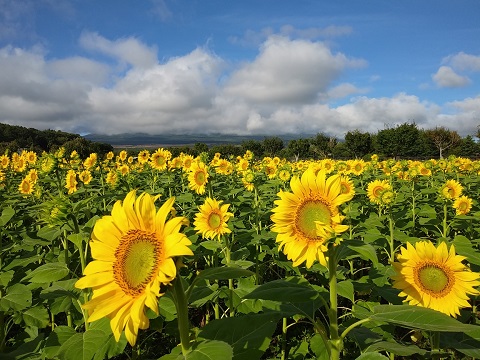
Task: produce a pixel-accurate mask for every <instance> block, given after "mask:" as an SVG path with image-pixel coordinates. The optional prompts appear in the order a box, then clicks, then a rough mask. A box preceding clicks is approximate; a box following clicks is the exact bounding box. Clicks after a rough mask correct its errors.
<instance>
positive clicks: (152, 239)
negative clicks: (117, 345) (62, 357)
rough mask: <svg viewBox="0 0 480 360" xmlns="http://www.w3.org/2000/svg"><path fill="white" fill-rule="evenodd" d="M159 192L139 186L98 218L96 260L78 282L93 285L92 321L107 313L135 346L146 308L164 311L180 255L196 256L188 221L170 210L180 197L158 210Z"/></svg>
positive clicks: (87, 306)
mask: <svg viewBox="0 0 480 360" xmlns="http://www.w3.org/2000/svg"><path fill="white" fill-rule="evenodd" d="M156 199H157V197H154V196H152V195H149V194H147V193H143V194H141V195H140V196H139V197H138V198H136V196H135V191H131V192H129V193H128V194H127V196H126V197H125V200H124V201H123V204H122V202H121V201H117V202H116V203H115V205H114V206H113V209H112V215H111V216H104V217H103V218H101V219H99V220H97V222H96V223H95V227H94V229H93V233H92V240H91V241H90V247H91V252H92V257H93V259H94V260H93V261H92V262H90V263H89V264H88V265H87V267H86V268H85V270H84V272H83V274H84V275H85V276H84V277H83V278H81V279H79V280H78V281H77V282H76V284H75V286H76V287H77V288H80V289H86V288H92V289H93V296H92V298H91V300H90V301H89V302H87V303H86V304H84V305H83V307H84V308H85V309H87V310H88V312H89V318H88V321H89V322H92V321H96V320H99V319H101V318H103V317H108V318H109V319H110V326H111V328H112V332H113V334H114V336H115V339H116V340H117V341H118V340H119V339H120V335H121V334H122V332H123V330H125V335H126V338H127V340H128V342H129V343H130V344H131V345H134V344H135V342H136V340H137V336H138V329H146V328H148V326H149V320H148V317H147V315H146V314H145V307H148V308H150V309H151V310H152V311H154V312H155V313H157V314H158V297H159V296H161V295H163V294H162V293H161V290H160V286H161V285H168V284H170V283H171V282H172V281H173V280H174V279H175V277H176V276H177V268H176V265H175V262H174V259H173V258H174V257H176V256H183V255H192V251H191V250H190V248H189V247H188V246H189V245H191V242H190V240H188V238H187V237H186V236H185V234H183V233H181V232H180V228H181V226H182V225H185V224H186V222H187V220H186V219H185V218H184V217H173V218H170V219H169V215H170V213H171V210H172V208H173V203H174V201H175V198H173V197H171V198H170V199H168V200H167V201H165V203H164V204H163V205H162V206H161V207H160V209H159V210H158V211H156V209H155V205H154V202H155V200H156Z"/></svg>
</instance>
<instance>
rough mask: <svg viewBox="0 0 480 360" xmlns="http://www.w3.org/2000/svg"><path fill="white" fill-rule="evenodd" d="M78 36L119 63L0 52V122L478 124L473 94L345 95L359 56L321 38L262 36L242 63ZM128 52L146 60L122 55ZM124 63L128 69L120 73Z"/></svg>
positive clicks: (277, 129) (77, 126) (150, 129)
mask: <svg viewBox="0 0 480 360" xmlns="http://www.w3.org/2000/svg"><path fill="white" fill-rule="evenodd" d="M81 43H82V44H83V45H85V46H86V47H87V48H89V49H91V50H95V51H100V52H101V53H103V54H107V55H110V56H113V58H114V59H115V60H116V61H117V63H115V64H113V65H112V64H111V63H108V64H107V63H105V62H101V61H99V60H94V59H92V58H86V57H69V58H63V59H53V60H52V59H48V58H47V57H46V55H45V53H46V52H45V51H44V50H42V49H41V48H37V49H18V48H14V47H11V46H10V47H4V48H2V49H0V122H6V123H9V124H15V125H22V126H27V127H33V128H37V129H46V128H50V129H59V130H64V131H70V132H75V133H79V132H92V133H107V134H116V133H122V132H146V133H150V134H156V133H163V134H168V133H209V132H210V133H212V132H215V133H236V134H254V133H256V134H272V135H280V134H284V133H295V134H306V133H309V134H314V133H316V132H322V133H325V134H327V135H331V136H336V137H339V138H341V137H343V136H344V135H345V133H346V132H348V131H351V130H355V129H359V130H361V131H368V132H371V133H375V132H377V131H378V130H381V129H383V128H384V126H385V124H388V125H390V126H395V125H397V124H401V123H404V122H407V121H415V122H416V123H417V124H418V125H419V127H424V128H430V127H435V126H437V125H444V126H447V127H448V128H450V129H453V130H457V131H459V133H460V134H462V135H466V134H468V133H470V134H471V133H472V131H473V130H475V129H476V126H477V125H478V123H479V116H478V114H479V113H480V96H479V97H473V98H470V99H465V100H463V101H457V102H452V103H448V104H445V108H443V107H442V106H441V105H438V104H433V103H429V102H424V101H421V100H420V99H419V98H418V97H416V96H413V95H410V94H405V93H400V94H397V95H394V96H392V97H381V98H371V97H368V96H365V95H363V96H358V97H354V98H352V99H347V98H348V97H350V96H352V95H358V94H365V93H366V91H367V89H363V88H358V87H356V86H355V85H353V84H351V83H348V82H343V75H344V74H345V72H346V71H350V69H352V68H356V67H359V66H364V65H365V61H363V60H356V59H351V58H349V57H347V56H346V55H344V54H341V53H334V52H332V51H331V50H330V48H329V47H328V46H327V45H326V44H325V43H323V42H318V41H317V42H315V41H310V40H291V39H289V38H286V37H283V36H275V35H274V36H270V37H269V38H268V40H267V41H265V42H264V43H263V44H262V46H261V47H260V48H259V52H258V56H257V57H256V58H255V59H253V60H252V61H250V62H244V63H241V64H228V62H227V61H225V60H224V59H222V58H220V57H218V56H216V55H215V54H213V53H212V52H211V51H208V50H207V49H204V48H197V49H195V50H193V51H191V52H190V53H188V54H185V55H182V56H178V57H175V58H170V59H168V60H167V61H165V62H163V63H160V62H159V61H158V59H157V57H156V53H155V51H154V49H153V48H152V47H149V46H148V45H145V44H143V43H142V42H141V41H140V40H138V39H134V38H128V39H120V40H108V39H106V38H103V37H101V36H99V35H98V34H92V33H85V34H84V35H83V36H82V39H81ZM127 49H137V50H138V51H139V52H140V53H141V54H143V55H145V59H146V60H145V59H140V58H134V57H129V56H130V55H128V52H127ZM125 62H128V63H129V64H130V65H131V66H130V67H127V68H122V69H121V71H119V70H118V69H119V68H121V67H118V66H117V65H118V64H122V63H125ZM443 79H445V77H444V78H443ZM332 99H333V100H335V103H337V101H338V102H339V103H342V105H338V106H336V105H335V106H334V105H332V103H331V102H330V101H331V100H332ZM472 129H473V130H472Z"/></svg>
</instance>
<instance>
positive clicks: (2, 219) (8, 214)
mask: <svg viewBox="0 0 480 360" xmlns="http://www.w3.org/2000/svg"><path fill="white" fill-rule="evenodd" d="M14 215H15V210H14V209H13V208H12V207H6V208H5V209H3V211H2V215H1V216H0V227H4V226H5V225H7V223H8V222H9V221H10V219H11V218H12V217H13V216H14Z"/></svg>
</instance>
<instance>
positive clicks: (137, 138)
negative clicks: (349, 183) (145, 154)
mask: <svg viewBox="0 0 480 360" xmlns="http://www.w3.org/2000/svg"><path fill="white" fill-rule="evenodd" d="M312 136H314V134H309V135H305V134H290V135H278V136H272V135H236V134H208V135H205V134H187V135H179V134H161V135H153V134H145V133H134V134H129V133H123V134H117V135H102V134H88V135H84V136H83V137H84V138H85V139H87V140H90V141H95V142H103V143H107V144H110V145H112V146H118V145H123V146H130V145H131V146H138V145H153V144H160V145H171V146H175V145H177V146H178V145H194V144H196V143H205V144H207V145H218V144H238V145H240V144H241V143H242V142H244V141H248V140H257V141H258V140H264V139H265V138H271V137H278V138H280V139H282V140H284V141H289V140H293V139H298V138H299V137H312Z"/></svg>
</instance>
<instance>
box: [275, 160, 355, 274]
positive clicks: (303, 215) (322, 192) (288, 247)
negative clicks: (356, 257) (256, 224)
mask: <svg viewBox="0 0 480 360" xmlns="http://www.w3.org/2000/svg"><path fill="white" fill-rule="evenodd" d="M340 179H341V178H340V175H333V176H330V177H328V178H327V177H326V174H325V170H323V169H322V170H320V171H319V172H318V173H317V174H316V175H315V172H314V171H313V170H312V169H308V170H306V171H305V172H304V173H303V174H302V176H301V178H299V177H298V176H294V177H292V179H291V180H290V188H291V189H292V192H285V191H280V192H279V193H278V194H277V195H278V196H279V197H280V199H279V200H275V202H274V203H275V205H276V207H275V208H274V209H273V210H272V212H273V215H272V216H271V219H272V221H273V223H274V224H273V226H272V231H274V232H276V233H277V238H276V242H277V243H279V250H282V251H283V252H284V253H285V254H286V255H287V258H288V259H289V260H292V261H293V266H299V265H300V264H302V263H303V262H306V266H307V268H309V267H311V266H312V264H313V263H314V261H315V260H317V261H318V262H320V263H321V264H322V265H326V259H325V254H324V253H325V252H326V251H327V247H326V242H327V240H329V239H330V238H331V237H333V236H335V235H336V234H340V233H342V232H344V231H346V230H347V229H348V226H347V225H341V222H342V220H343V218H344V216H342V215H340V212H339V206H340V205H341V204H343V203H345V202H347V201H349V200H351V199H352V195H351V194H342V192H341V180H340Z"/></svg>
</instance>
